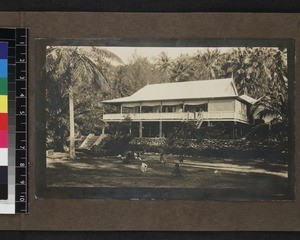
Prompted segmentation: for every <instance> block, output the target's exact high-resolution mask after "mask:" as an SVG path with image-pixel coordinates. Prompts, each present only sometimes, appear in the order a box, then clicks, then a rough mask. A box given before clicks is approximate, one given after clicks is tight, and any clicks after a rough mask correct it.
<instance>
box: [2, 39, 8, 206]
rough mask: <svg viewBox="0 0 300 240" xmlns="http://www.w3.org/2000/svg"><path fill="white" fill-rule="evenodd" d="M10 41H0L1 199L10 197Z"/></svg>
mask: <svg viewBox="0 0 300 240" xmlns="http://www.w3.org/2000/svg"><path fill="white" fill-rule="evenodd" d="M7 54H8V42H0V199H4V200H7V199H8V98H7V85H8V81H7V80H8V74H7V72H8V62H7V58H8V55H7Z"/></svg>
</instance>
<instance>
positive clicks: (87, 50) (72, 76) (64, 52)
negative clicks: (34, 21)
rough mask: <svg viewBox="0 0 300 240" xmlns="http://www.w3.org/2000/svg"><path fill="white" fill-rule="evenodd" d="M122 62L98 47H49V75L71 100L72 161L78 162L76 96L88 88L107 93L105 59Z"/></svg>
mask: <svg viewBox="0 0 300 240" xmlns="http://www.w3.org/2000/svg"><path fill="white" fill-rule="evenodd" d="M105 58H109V59H112V60H115V61H118V62H121V60H120V58H119V57H118V56H116V55H115V54H113V53H112V52H110V51H108V50H106V49H103V48H97V47H73V46H59V47H48V48H47V55H46V74H47V76H49V77H50V79H52V80H54V81H56V82H59V85H60V89H59V91H61V94H62V95H64V96H65V95H68V98H69V118H70V119H69V121H70V124H69V127H70V159H75V157H76V156H75V121H74V94H75V93H76V92H77V91H79V90H80V88H82V87H85V86H87V85H88V86H92V87H93V88H95V89H101V90H106V88H107V86H108V82H107V80H106V78H105V76H104V74H103V72H102V69H101V66H100V65H99V62H100V63H101V61H100V60H101V59H102V60H103V59H105Z"/></svg>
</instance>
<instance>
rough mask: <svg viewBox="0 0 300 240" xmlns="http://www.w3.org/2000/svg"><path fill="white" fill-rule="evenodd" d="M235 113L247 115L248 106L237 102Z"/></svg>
mask: <svg viewBox="0 0 300 240" xmlns="http://www.w3.org/2000/svg"><path fill="white" fill-rule="evenodd" d="M235 112H238V113H241V114H244V115H247V106H246V104H245V103H242V102H240V101H238V100H235Z"/></svg>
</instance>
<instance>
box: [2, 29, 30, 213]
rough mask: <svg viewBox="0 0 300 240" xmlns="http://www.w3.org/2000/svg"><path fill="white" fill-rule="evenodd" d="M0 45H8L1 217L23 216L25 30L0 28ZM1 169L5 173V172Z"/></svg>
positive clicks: (25, 136) (24, 189)
mask: <svg viewBox="0 0 300 240" xmlns="http://www.w3.org/2000/svg"><path fill="white" fill-rule="evenodd" d="M0 42H4V43H5V42H6V44H7V43H8V52H7V61H6V62H7V66H6V75H7V77H6V84H5V83H2V77H1V82H0V113H1V114H2V111H5V109H6V119H5V118H4V117H3V118H2V117H1V123H0V125H1V130H0V131H1V132H0V133H1V143H0V144H2V142H3V144H5V143H6V145H7V147H6V149H7V150H6V151H7V153H6V152H5V151H4V152H3V153H2V152H0V154H1V155H0V157H1V158H2V155H4V154H5V156H8V158H7V160H6V161H7V163H6V176H7V177H6V179H7V183H6V189H7V193H6V198H5V196H4V195H5V190H4V186H3V190H1V191H2V192H3V193H2V196H3V198H2V197H0V213H2V214H14V213H26V212H27V194H28V193H27V190H28V188H27V165H28V160H27V29H25V28H0ZM1 69H2V68H1ZM2 96H4V98H3V97H2ZM4 114H5V113H4ZM2 119H3V121H4V122H3V123H2ZM2 126H7V130H6V132H3V134H6V136H7V137H6V142H5V141H2V128H4V127H2ZM1 146H2V145H1ZM0 148H1V149H2V147H0ZM0 161H2V159H1V160H0ZM4 163H5V162H4ZM1 164H2V162H1ZM3 169H4V170H5V168H3ZM0 175H1V176H3V178H5V171H4V173H3V175H2V171H1V172H0ZM1 179H2V177H1ZM1 181H2V180H1ZM1 187H2V186H1Z"/></svg>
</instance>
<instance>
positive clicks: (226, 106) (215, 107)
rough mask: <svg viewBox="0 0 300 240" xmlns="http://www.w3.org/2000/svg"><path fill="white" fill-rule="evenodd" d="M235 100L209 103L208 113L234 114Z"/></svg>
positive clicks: (218, 100) (215, 100)
mask: <svg viewBox="0 0 300 240" xmlns="http://www.w3.org/2000/svg"><path fill="white" fill-rule="evenodd" d="M235 101H236V100H235V99H214V100H209V101H208V112H216V111H218V112H233V111H235Z"/></svg>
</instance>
